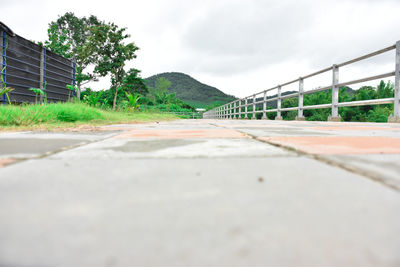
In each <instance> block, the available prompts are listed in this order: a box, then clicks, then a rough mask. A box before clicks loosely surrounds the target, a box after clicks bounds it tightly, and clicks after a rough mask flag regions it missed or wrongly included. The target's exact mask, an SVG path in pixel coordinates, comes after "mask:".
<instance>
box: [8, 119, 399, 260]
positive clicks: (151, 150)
mask: <svg viewBox="0 0 400 267" xmlns="http://www.w3.org/2000/svg"><path fill="white" fill-rule="evenodd" d="M1 167H2V168H1ZM399 177H400V125H398V124H373V123H332V122H330V123H328V122H297V121H294V122H285V121H254V120H253V121H243V120H240V121H239V120H180V121H174V122H160V123H151V124H129V125H111V126H105V127H99V128H97V129H95V130H94V131H78V132H58V133H46V132H20V133H0V266H1V267H5V266H9V267H17V266H18V267H22V266H23V267H31V266H32V267H33V266H62V267H63V266H88V267H90V266H96V267H97V266H400V238H399V236H400V213H399V210H400V178H399Z"/></svg>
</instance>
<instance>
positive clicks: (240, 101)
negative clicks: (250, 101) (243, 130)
mask: <svg viewBox="0 0 400 267" xmlns="http://www.w3.org/2000/svg"><path fill="white" fill-rule="evenodd" d="M241 118H242V99H239V117H238V119H241Z"/></svg>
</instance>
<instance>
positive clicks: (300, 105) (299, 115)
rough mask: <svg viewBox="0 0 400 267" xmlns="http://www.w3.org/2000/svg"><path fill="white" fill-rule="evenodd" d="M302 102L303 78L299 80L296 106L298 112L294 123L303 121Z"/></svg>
mask: <svg viewBox="0 0 400 267" xmlns="http://www.w3.org/2000/svg"><path fill="white" fill-rule="evenodd" d="M303 100H304V80H303V78H301V77H300V78H299V104H298V108H299V109H298V111H297V117H296V121H304V120H306V118H304V115H303Z"/></svg>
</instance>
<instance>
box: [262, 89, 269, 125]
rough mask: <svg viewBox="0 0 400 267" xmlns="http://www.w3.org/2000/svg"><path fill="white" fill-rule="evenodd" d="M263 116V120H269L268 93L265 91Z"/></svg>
mask: <svg viewBox="0 0 400 267" xmlns="http://www.w3.org/2000/svg"><path fill="white" fill-rule="evenodd" d="M263 99H264V100H263V115H262V118H261V119H262V120H268V118H267V91H264V98H263Z"/></svg>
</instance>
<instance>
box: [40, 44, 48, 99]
mask: <svg viewBox="0 0 400 267" xmlns="http://www.w3.org/2000/svg"><path fill="white" fill-rule="evenodd" d="M39 80H40V84H39V88H40V89H42V90H44V89H45V88H44V87H45V82H46V48H44V47H43V48H42V52H41V53H40V79H39ZM44 93H45V94H46V92H44ZM39 102H40V103H43V95H40V100H39Z"/></svg>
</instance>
